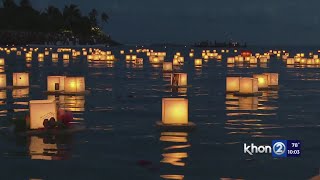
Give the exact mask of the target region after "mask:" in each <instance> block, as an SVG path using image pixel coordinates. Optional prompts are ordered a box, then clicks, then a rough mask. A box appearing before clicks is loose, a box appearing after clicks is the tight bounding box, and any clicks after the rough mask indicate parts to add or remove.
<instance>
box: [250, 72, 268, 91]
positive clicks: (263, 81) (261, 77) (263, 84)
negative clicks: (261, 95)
mask: <svg viewBox="0 0 320 180" xmlns="http://www.w3.org/2000/svg"><path fill="white" fill-rule="evenodd" d="M253 78H257V79H258V88H267V87H268V75H265V74H254V75H253Z"/></svg>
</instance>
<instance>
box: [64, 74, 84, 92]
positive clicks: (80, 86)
mask: <svg viewBox="0 0 320 180" xmlns="http://www.w3.org/2000/svg"><path fill="white" fill-rule="evenodd" d="M64 82H65V85H64V89H65V92H67V93H83V92H85V79H84V77H66V78H65V80H64Z"/></svg>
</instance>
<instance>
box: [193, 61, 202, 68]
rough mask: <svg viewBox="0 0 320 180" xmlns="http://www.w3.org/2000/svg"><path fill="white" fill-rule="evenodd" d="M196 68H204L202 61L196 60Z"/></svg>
mask: <svg viewBox="0 0 320 180" xmlns="http://www.w3.org/2000/svg"><path fill="white" fill-rule="evenodd" d="M194 66H196V67H201V66H202V59H195V60H194Z"/></svg>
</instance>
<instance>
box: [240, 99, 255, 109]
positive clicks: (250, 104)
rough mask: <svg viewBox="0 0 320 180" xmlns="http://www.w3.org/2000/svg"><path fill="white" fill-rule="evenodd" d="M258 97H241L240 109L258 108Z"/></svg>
mask: <svg viewBox="0 0 320 180" xmlns="http://www.w3.org/2000/svg"><path fill="white" fill-rule="evenodd" d="M258 105H259V101H258V97H239V110H246V111H254V110H258Z"/></svg>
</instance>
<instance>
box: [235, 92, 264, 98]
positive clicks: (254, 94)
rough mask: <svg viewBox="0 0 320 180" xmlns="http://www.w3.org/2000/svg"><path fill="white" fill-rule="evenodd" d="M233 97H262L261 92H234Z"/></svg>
mask: <svg viewBox="0 0 320 180" xmlns="http://www.w3.org/2000/svg"><path fill="white" fill-rule="evenodd" d="M233 95H235V96H243V97H257V96H262V92H256V93H239V92H235V93H233Z"/></svg>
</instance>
